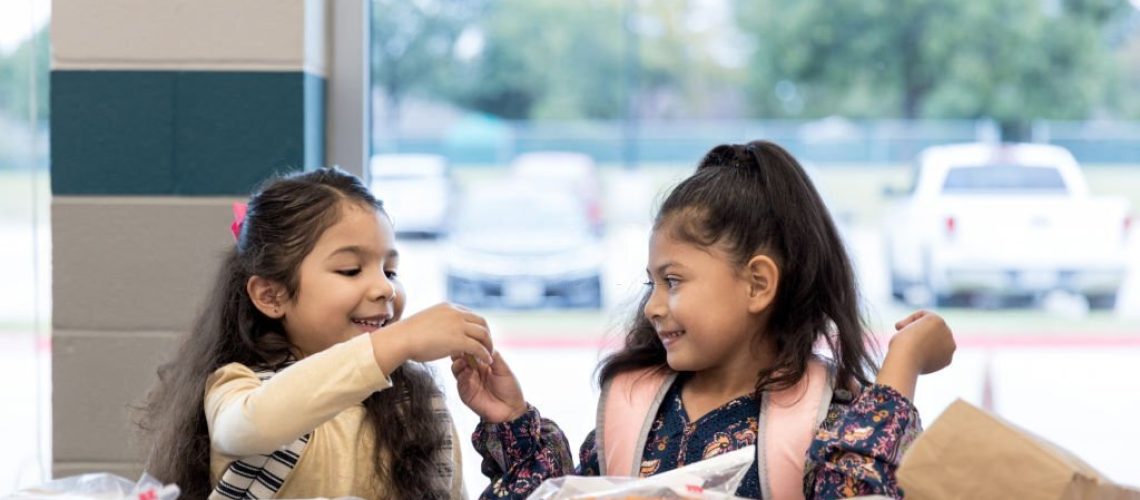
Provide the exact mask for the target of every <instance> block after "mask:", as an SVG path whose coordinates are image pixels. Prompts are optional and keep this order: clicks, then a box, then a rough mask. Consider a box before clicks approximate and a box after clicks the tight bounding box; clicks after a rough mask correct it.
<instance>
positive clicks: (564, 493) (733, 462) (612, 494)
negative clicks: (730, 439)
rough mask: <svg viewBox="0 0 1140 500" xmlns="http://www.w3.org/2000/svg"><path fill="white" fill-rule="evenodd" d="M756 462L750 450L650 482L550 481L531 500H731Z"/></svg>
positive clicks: (575, 478) (618, 479) (623, 479)
mask: <svg viewBox="0 0 1140 500" xmlns="http://www.w3.org/2000/svg"><path fill="white" fill-rule="evenodd" d="M755 459H756V447H755V446H749V447H747V448H741V449H739V450H736V451H732V452H729V453H725V454H724V455H720V456H717V457H713V458H710V459H708V460H703V461H700V462H697V463H695V464H691V465H687V466H685V467H681V468H679V469H674V470H671V471H669V472H665V473H662V474H658V475H656V476H650V477H646V478H634V477H610V476H602V477H583V476H565V477H558V478H553V479H548V480H546V481H544V482H543V483H542V485H540V486H539V487H538V489H537V490H535V492H534V493H532V494H531V495H530V497H528V500H594V499H599V500H600V499H607V500H618V499H630V500H632V499H637V500H649V499H683V500H691V499H701V500H713V499H731V498H738V497H736V496H734V495H733V493H735V492H736V488H737V487H738V486H740V482H741V481H742V480H744V475H745V474H747V473H748V468H749V467H750V466H751V465H752V462H753V461H754V460H755Z"/></svg>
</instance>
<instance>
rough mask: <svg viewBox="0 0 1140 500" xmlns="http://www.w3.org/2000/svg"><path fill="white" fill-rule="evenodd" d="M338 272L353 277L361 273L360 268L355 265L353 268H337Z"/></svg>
mask: <svg viewBox="0 0 1140 500" xmlns="http://www.w3.org/2000/svg"><path fill="white" fill-rule="evenodd" d="M336 273H337V274H339V275H341V276H348V277H350V278H351V277H353V276H356V275H358V274H360V268H359V267H354V268H351V269H337V271H336Z"/></svg>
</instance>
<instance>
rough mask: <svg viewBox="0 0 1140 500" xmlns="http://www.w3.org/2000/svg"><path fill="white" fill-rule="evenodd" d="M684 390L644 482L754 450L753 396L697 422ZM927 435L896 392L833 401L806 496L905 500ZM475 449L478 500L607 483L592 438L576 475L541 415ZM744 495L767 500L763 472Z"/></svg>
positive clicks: (660, 415)
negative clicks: (905, 481) (909, 458)
mask: <svg viewBox="0 0 1140 500" xmlns="http://www.w3.org/2000/svg"><path fill="white" fill-rule="evenodd" d="M683 382H684V380H683V377H678V378H677V381H676V382H674V384H673V386H672V387H671V388H670V389H669V392H668V393H667V394H666V396H665V400H664V401H663V402H662V404H661V407H660V409H659V410H658V412H657V417H656V419H655V420H654V422H653V425H652V427H651V428H650V431H649V435H648V438H647V439H646V444H645V450H644V451H643V453H642V461H641V476H642V477H645V476H650V475H653V474H656V473H659V472H665V471H668V470H672V469H676V468H678V467H682V466H685V465H688V464H691V463H694V462H698V461H701V460H704V459H706V458H710V457H714V456H716V455H720V454H722V453H726V452H729V451H733V450H737V449H740V448H743V447H745V446H749V445H752V444H755V443H756V435H757V430H758V429H759V426H760V422H759V421H758V419H757V415H759V414H760V403H759V401H758V400H757V399H756V397H755V396H753V395H748V396H742V397H740V398H737V399H734V400H732V401H729V402H728V403H725V404H724V405H723V406H721V407H719V408H716V409H714V410H712V411H710V412H708V413H707V414H705V415H704V416H702V417H700V418H699V419H697V420H696V421H693V422H690V421H689V417H688V413H687V412H686V411H685V408H684V404H683V402H682V400H681V387H682V386H683ZM761 418H763V416H762V415H761ZM920 431H921V424H920V422H919V419H918V410H916V409H915V408H914V405H913V404H912V403H911V402H910V401H909V400H907V399H906V397H904V396H903V395H901V394H899V393H898V392H897V391H895V390H894V389H892V388H890V387H887V386H883V385H872V386H869V387H867V388H865V389H864V390H863V391H862V392H861V393H860V394H858V395H857V396H854V397H853V395H852V394H851V392H850V391H846V390H843V389H840V390H837V391H835V394H834V396H833V398H832V402H831V407H830V408H829V410H828V414H827V417H826V418H825V419H824V422H823V424H821V425H820V427H819V429H818V430H817V432H816V435H815V439H814V440H813V442H812V445H811V448H810V449H809V450H808V458H807V461H806V464H805V468H806V471H805V475H804V494H805V496H806V497H807V498H844V497H852V496H858V495H872V494H879V495H886V496H890V497H901V496H902V490H901V489H900V488H899V486H898V482H897V481H896V478H895V471H896V469H897V468H898V464H899V459H900V458H901V457H902V453H903V451H904V450H905V449H906V447H907V446H909V445H910V443H911V442H912V441H913V440H914V438H915V437H916V436H917V435H918V433H919V432H920ZM472 441H473V442H474V445H475V450H476V451H478V452H479V454H480V455H481V456H482V457H483V462H482V471H483V474H484V475H486V476H487V477H489V478H490V479H491V484H490V485H489V486H488V487H487V489H486V490H484V491H483V494H482V495H481V496H480V498H484V499H499V498H512V499H514V498H519V499H521V498H526V496H527V495H529V494H530V493H531V492H533V491H534V490H535V489H536V488H538V485H539V484H541V483H542V481H544V480H546V479H549V478H552V477H559V476H564V475H570V474H573V475H583V476H597V475H600V471H599V470H598V449H597V447H596V445H595V442H594V433H593V432H591V433H590V434H589V435H588V436H586V440H585V442H584V443H582V447H581V449H580V452H579V460H580V464H579V466H578V467H577V468H575V467H574V463H573V458H572V457H571V455H570V452H569V448H570V445H569V443H568V442H567V440H566V437H565V435H564V434H563V433H562V431H561V430H560V429H559V428H558V426H557V425H555V424H554V422H552V421H550V420H547V419H544V418H542V417H541V416H540V415H539V413H538V410H537V409H536V408H534V407H531V408H529V410H528V411H527V413H526V414H525V415H523V416H522V417H519V418H518V419H517V420H514V421H511V422H504V423H501V424H481V425H480V426H479V428H478V429H477V430H476V431H475V434H474V436H472ZM736 495H737V496H741V497H747V498H760V479H759V472H758V468H757V465H756V464H755V463H753V464H752V467H751V469H750V470H749V471H748V474H747V475H746V476H745V477H744V480H743V482H742V483H741V484H740V487H739V488H738V489H737V491H736Z"/></svg>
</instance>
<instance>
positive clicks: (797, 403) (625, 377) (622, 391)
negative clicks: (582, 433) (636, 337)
mask: <svg viewBox="0 0 1140 500" xmlns="http://www.w3.org/2000/svg"><path fill="white" fill-rule="evenodd" d="M676 377H677V374H676V373H674V372H662V371H660V370H653V369H643V370H637V371H632V372H626V373H622V374H619V375H617V376H615V377H614V378H613V379H612V380H610V381H609V382H608V383H607V384H606V385H605V387H603V388H602V395H601V398H600V400H599V404H598V422H597V435H596V439H597V448H598V451H599V453H598V465H599V467H600V468H601V470H603V471H605V474H606V475H609V476H634V477H636V476H639V475H640V471H641V453H642V451H643V450H645V444H646V443H645V441H646V439H647V438H648V436H649V427H650V425H651V424H652V423H653V420H654V418H655V417H656V416H657V410H658V409H659V408H660V407H661V402H662V400H663V399H664V397H665V393H667V392H668V390H669V387H670V386H671V385H672V384H673V380H674V379H675V378H676ZM832 390H833V387H832V382H831V377H830V376H829V373H828V370H827V367H826V366H825V365H824V363H823V362H822V361H820V360H819V359H817V358H812V359H811V360H810V361H809V362H808V366H807V371H806V372H805V375H804V377H803V378H802V379H800V381H799V382H797V383H796V385H794V386H792V387H789V388H788V389H785V390H782V391H778V392H765V393H764V394H763V396H762V399H761V402H760V416H761V418H760V420H759V421H760V422H761V425H760V429H759V432H758V435H757V437H756V460H757V462H756V463H757V464H758V467H757V468H758V470H759V472H760V490H761V494H762V495H763V497H764V498H765V499H767V500H784V499H802V498H804V494H803V478H804V463H805V461H806V459H807V451H808V447H809V446H811V442H812V439H813V438H814V437H815V431H816V428H817V427H819V424H820V423H821V422H823V419H824V417H826V416H827V409H828V406H829V405H830V404H831V393H832Z"/></svg>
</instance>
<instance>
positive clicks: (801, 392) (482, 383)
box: [452, 141, 954, 499]
mask: <svg viewBox="0 0 1140 500" xmlns="http://www.w3.org/2000/svg"><path fill="white" fill-rule="evenodd" d="M646 272H647V274H648V280H647V282H646V289H645V294H644V297H643V298H642V301H641V308H640V310H639V311H637V312H636V314H635V316H634V318H633V319H632V321H631V323H630V326H629V329H628V333H627V335H626V339H625V345H624V347H623V348H622V349H621V350H619V351H618V352H616V353H614V354H612V355H610V356H609V357H607V358H606V359H605V360H604V361H603V362H602V364H601V366H600V367H599V375H600V376H599V378H600V381H601V384H602V395H601V399H600V401H599V404H598V415H597V427H596V428H595V430H594V432H592V433H591V434H590V435H589V436H587V438H586V441H585V443H583V445H582V446H581V451H580V454H579V456H580V463H579V465H578V466H577V467H576V468H575V466H574V463H573V459H572V458H571V456H570V453H569V452H568V448H569V444H568V443H567V442H566V438H565V437H564V435H563V434H562V433H561V431H560V430H559V429H558V428H557V426H555V425H554V423H553V422H550V421H549V420H545V419H542V418H541V417H540V415H539V413H538V410H537V409H536V408H534V407H533V406H530V405H528V404H526V402H525V399H524V398H523V395H522V392H521V390H520V389H519V385H518V382H517V380H516V379H515V377H514V375H513V374H512V373H511V371H510V368H509V367H508V366H507V364H506V363H505V362H504V361H503V359H502V356H500V355H498V354H496V355H495V358H494V362H493V363H492V364H491V365H489V366H488V365H484V364H481V363H469V362H468V361H467V360H464V359H458V360H456V361H455V362H454V363H453V365H452V370H453V372H454V373H455V375H456V377H457V379H458V381H459V392H460V397H461V398H462V399H463V401H464V403H466V404H467V405H468V406H470V407H471V409H472V410H474V411H475V412H476V413H477V414H478V415H479V416H480V417H481V418H482V420H483V423H482V424H481V425H480V428H479V429H478V430H477V431H476V432H475V435H474V438H473V440H474V442H475V448H476V450H478V451H479V453H480V454H481V455H483V472H484V473H486V474H487V475H488V476H489V477H490V478H491V485H490V486H489V487H488V488H487V489H486V491H484V492H483V498H525V497H526V495H528V494H529V493H530V492H531V491H533V490H534V489H535V488H536V487H537V486H538V485H539V484H540V483H541V482H542V481H543V480H545V479H548V478H551V477H557V476H562V475H567V474H578V475H627V476H648V475H652V474H656V473H659V472H664V471H668V470H671V469H675V468H678V467H681V466H684V465H687V464H691V463H694V462H697V461H700V460H703V459H706V458H710V457H713V456H716V455H719V454H722V453H725V452H728V451H732V450H735V449H738V448H742V447H745V446H748V445H753V444H755V445H756V448H757V456H756V459H755V461H754V462H753V464H752V467H751V470H750V471H749V472H748V475H747V476H746V477H745V479H744V481H743V483H742V484H741V485H740V487H739V489H738V490H737V492H736V494H737V495H739V496H744V497H749V498H775V499H785V498H805V497H806V498H836V497H848V496H855V495H865V494H883V495H888V496H892V497H898V496H901V495H902V491H901V490H900V489H899V487H898V483H897V482H896V480H895V470H896V468H897V466H898V463H899V458H900V457H901V455H902V452H903V450H904V449H905V448H906V446H907V445H908V444H909V442H910V441H911V440H912V439H913V438H914V436H915V435H916V434H917V433H918V432H919V430H920V423H919V419H918V412H917V410H916V409H915V407H914V405H913V404H912V403H911V399H912V398H913V395H914V386H915V382H916V379H917V376H918V374H920V373H929V372H932V371H936V370H939V369H941V368H942V367H944V366H946V365H947V364H949V363H950V358H951V356H952V354H953V351H954V341H953V337H952V335H951V333H950V330H949V329H948V328H947V326H946V324H945V323H944V322H943V321H942V319H941V318H939V317H938V316H936V315H934V314H931V313H927V312H918V313H915V314H913V315H911V316H910V317H908V318H906V319H904V320H902V321H900V322H899V323H898V324H897V325H896V327H897V328H898V330H899V331H898V333H897V334H896V335H895V337H894V338H893V339H892V340H891V343H890V348H889V350H888V353H887V355H886V357H885V359H884V360H883V364H882V366H881V368H876V366H875V359H876V356H875V353H873V352H871V349H872V348H873V347H872V346H873V343H872V339H870V338H869V337H868V334H867V332H866V329H865V328H864V325H863V323H862V321H861V319H860V316H859V311H860V310H859V303H858V291H857V289H856V287H855V277H854V273H853V271H852V266H851V262H850V259H849V258H848V256H847V252H846V250H844V246H843V241H842V239H841V238H840V235H839V232H838V231H837V230H836V228H835V224H834V223H833V222H832V219H831V216H830V215H829V214H828V211H827V207H826V206H825V205H824V203H823V200H822V199H821V198H820V196H819V194H818V193H817V192H816V190H815V188H814V187H813V186H812V183H811V180H810V179H809V177H808V175H807V174H806V173H805V172H804V170H803V168H802V167H801V166H800V165H799V163H798V162H797V161H796V160H795V159H794V158H793V157H792V156H791V155H790V154H788V153H787V152H786V151H784V150H783V149H782V148H780V147H779V146H777V145H775V144H772V143H769V142H762V141H758V142H752V143H749V144H745V145H723V146H718V147H716V148H714V149H713V150H712V151H710V152H709V153H708V154H707V155H706V156H705V158H704V159H703V160H702V161H701V163H700V165H699V166H698V167H697V171H696V173H694V174H693V175H692V176H690V177H689V178H688V179H686V180H684V181H683V182H681V183H680V184H679V185H678V186H677V187H675V188H674V189H673V191H672V192H671V193H670V194H669V197H668V198H667V199H666V200H665V202H664V204H663V205H662V207H661V209H660V211H659V212H658V214H657V218H656V220H655V222H654V225H653V233H652V236H651V237H650V240H649V262H648V267H647V269H646ZM820 350H822V351H824V352H826V353H827V354H826V358H824V357H820V356H818V355H817V352H818V351H820Z"/></svg>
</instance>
